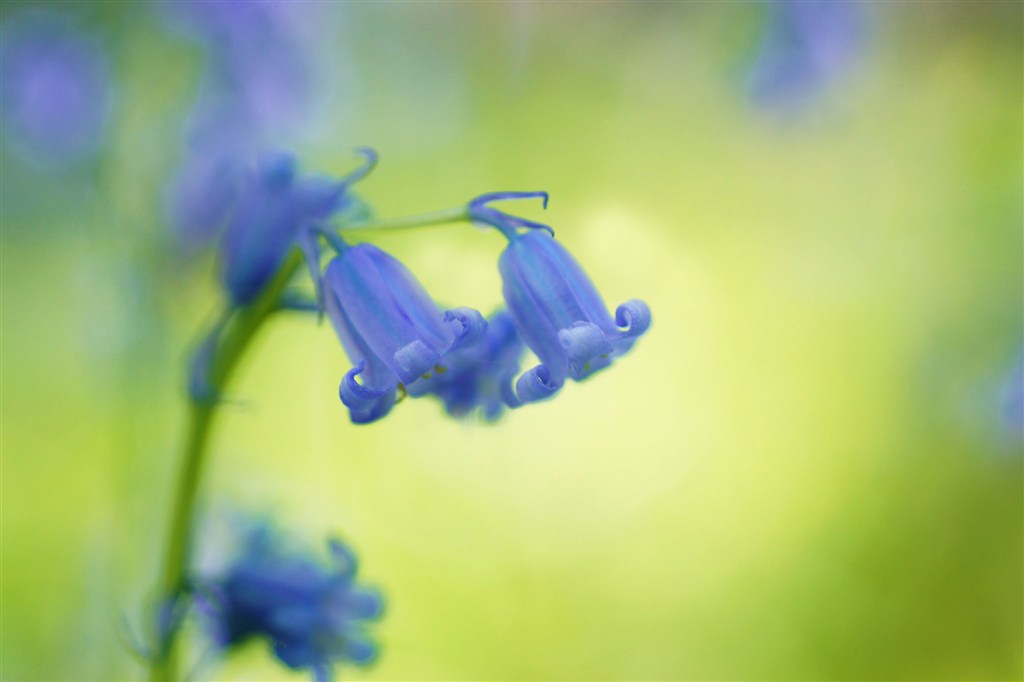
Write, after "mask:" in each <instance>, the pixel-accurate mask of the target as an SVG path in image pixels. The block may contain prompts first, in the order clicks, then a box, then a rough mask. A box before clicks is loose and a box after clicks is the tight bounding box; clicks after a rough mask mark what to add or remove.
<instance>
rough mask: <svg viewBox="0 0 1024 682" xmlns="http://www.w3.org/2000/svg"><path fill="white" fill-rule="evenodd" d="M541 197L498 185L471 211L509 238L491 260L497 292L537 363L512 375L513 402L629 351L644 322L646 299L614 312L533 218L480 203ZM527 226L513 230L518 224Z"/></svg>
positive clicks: (535, 396) (545, 393)
mask: <svg viewBox="0 0 1024 682" xmlns="http://www.w3.org/2000/svg"><path fill="white" fill-rule="evenodd" d="M527 197H542V198H543V199H544V202H545V205H546V204H547V194H546V193H544V192H529V193H524V192H504V193H498V194H487V195H484V196H481V197H478V198H477V199H475V200H474V201H473V202H471V203H470V205H469V211H470V217H471V218H473V219H474V220H476V221H478V222H483V223H487V224H489V225H493V226H495V227H497V228H498V229H499V230H501V231H502V232H503V233H504V234H505V235H506V236H507V237H508V239H509V244H508V246H507V247H506V248H505V251H504V252H502V254H501V256H500V258H499V259H498V269H499V270H500V272H501V277H502V282H503V285H502V291H503V293H504V296H505V304H506V305H507V306H508V310H509V312H510V313H511V314H512V318H513V319H514V320H515V325H516V328H517V329H518V330H519V334H520V335H521V336H522V338H523V340H524V341H525V342H526V345H527V346H529V347H530V349H531V350H532V351H533V352H534V353H535V354H536V355H537V358H538V359H539V360H540V364H539V365H537V366H536V367H534V368H533V369H531V370H528V371H527V372H526V373H525V374H523V375H522V376H521V377H519V379H518V380H517V381H516V388H515V396H513V400H512V401H511V404H512V406H517V405H518V404H521V403H528V402H534V401H537V400H543V399H545V398H549V397H551V396H552V395H554V394H555V393H556V392H557V391H558V390H559V389H561V388H562V386H563V384H564V383H565V379H566V377H569V378H572V379H576V380H579V379H584V378H586V377H587V376H589V375H591V374H593V373H594V372H596V371H597V370H599V369H602V368H604V367H607V366H608V365H609V364H611V361H612V359H613V358H615V357H616V356H619V355H622V354H623V353H625V352H626V351H628V350H629V349H630V348H631V347H632V346H633V343H634V341H635V340H636V339H637V338H638V337H639V336H641V335H642V334H643V333H644V332H645V331H647V328H648V327H649V326H650V324H651V311H650V309H649V308H648V307H647V304H646V303H644V302H643V301H641V300H639V299H633V300H631V301H627V302H625V303H623V304H622V305H620V306H619V307H618V308H617V309H616V311H615V318H614V319H612V316H611V315H610V314H609V313H608V308H607V307H606V306H605V304H604V300H603V299H602V298H601V295H600V294H599V293H598V291H597V289H596V288H595V287H594V285H593V283H591V281H590V278H589V277H587V274H586V273H585V272H584V271H583V269H582V268H581V267H580V265H579V263H577V262H576V260H575V259H574V258H573V257H572V255H571V254H570V253H569V252H568V251H567V250H566V249H565V248H564V247H563V246H562V245H561V244H559V243H558V242H557V241H555V239H554V236H553V235H552V234H551V233H550V228H549V227H547V226H546V225H542V224H540V223H534V222H532V221H528V220H525V219H523V218H518V217H515V216H510V215H506V214H504V213H502V212H500V211H497V210H496V209H493V208H490V207H488V206H487V205H486V204H487V203H489V202H491V201H496V200H501V199H518V198H527ZM520 227H525V228H530V229H529V231H528V232H526V233H524V234H520V233H519V232H518V230H517V228H520Z"/></svg>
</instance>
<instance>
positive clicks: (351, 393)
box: [338, 360, 395, 424]
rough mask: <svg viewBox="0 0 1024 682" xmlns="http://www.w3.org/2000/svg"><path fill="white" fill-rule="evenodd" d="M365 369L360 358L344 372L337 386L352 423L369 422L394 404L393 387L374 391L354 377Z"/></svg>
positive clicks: (364, 363) (382, 414)
mask: <svg viewBox="0 0 1024 682" xmlns="http://www.w3.org/2000/svg"><path fill="white" fill-rule="evenodd" d="M365 369H366V361H365V360H360V361H359V362H358V363H357V364H356V366H355V367H353V368H352V369H350V370H349V371H348V372H346V373H345V376H344V378H342V380H341V386H339V387H338V395H339V397H340V398H341V402H342V403H344V405H345V407H347V408H348V409H349V416H350V417H351V419H352V422H353V423H354V424H369V423H370V422H374V421H377V420H378V419H380V418H381V417H383V416H384V415H386V414H387V413H388V412H389V411H390V410H391V407H392V406H393V405H394V404H395V388H394V387H390V388H386V389H384V390H382V391H374V390H372V389H369V388H367V387H366V386H363V385H362V384H360V383H359V382H358V381H356V377H357V376H359V375H360V374H362V373H363V371H364V370H365Z"/></svg>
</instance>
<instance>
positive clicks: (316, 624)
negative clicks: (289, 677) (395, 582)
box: [196, 524, 384, 680]
mask: <svg viewBox="0 0 1024 682" xmlns="http://www.w3.org/2000/svg"><path fill="white" fill-rule="evenodd" d="M329 547H330V558H331V560H330V562H329V564H326V565H325V564H324V563H322V562H319V561H317V560H316V559H314V558H311V557H307V556H303V555H301V554H298V553H295V552H293V551H291V550H290V549H289V548H287V547H286V546H285V543H284V541H283V539H282V538H281V537H280V536H279V535H278V532H277V531H276V529H274V528H273V527H272V526H269V525H265V524H264V525H256V526H254V527H253V528H251V529H249V530H248V531H247V534H246V536H245V537H244V538H243V547H242V551H241V552H240V553H239V556H237V557H236V558H235V559H234V561H233V562H232V563H231V565H230V566H229V567H228V568H227V570H226V571H224V572H223V574H222V575H220V576H218V577H216V578H213V579H200V580H199V581H197V589H196V593H197V606H198V608H199V611H200V613H201V614H202V615H203V617H204V620H205V622H206V626H207V629H208V631H209V632H210V634H211V636H212V638H213V640H214V643H215V644H216V646H217V647H218V648H219V649H220V650H221V651H228V650H230V649H232V648H233V647H236V646H239V645H242V644H244V643H245V642H247V641H249V640H250V639H253V638H265V639H266V640H267V641H268V643H269V644H270V646H271V648H272V650H273V652H274V655H275V656H276V657H277V658H278V659H279V660H280V661H281V662H282V663H284V664H285V665H286V666H288V667H289V668H292V669H294V670H303V669H308V670H310V671H311V672H312V673H313V676H314V679H317V680H328V679H330V677H331V668H332V664H333V663H335V662H341V661H347V662H350V663H354V664H356V665H366V664H368V663H370V662H372V661H373V659H374V658H375V656H376V654H377V647H376V645H375V644H374V643H373V641H372V640H371V639H370V638H369V636H368V634H367V631H366V621H368V620H371V619H376V618H379V617H380V616H381V614H382V612H383V607H384V602H383V598H382V597H381V595H380V593H379V592H378V591H377V590H375V589H371V588H367V587H363V586H360V585H357V584H356V582H355V578H356V568H357V564H356V557H355V555H354V554H353V552H352V550H351V549H349V548H348V547H347V546H346V545H344V544H343V543H341V542H340V541H337V540H334V541H331V542H330V543H329Z"/></svg>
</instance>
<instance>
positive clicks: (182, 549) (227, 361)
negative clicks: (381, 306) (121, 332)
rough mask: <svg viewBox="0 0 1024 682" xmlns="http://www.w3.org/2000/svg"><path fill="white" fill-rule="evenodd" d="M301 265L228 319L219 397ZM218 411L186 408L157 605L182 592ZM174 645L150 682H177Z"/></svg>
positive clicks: (291, 261)
mask: <svg viewBox="0 0 1024 682" xmlns="http://www.w3.org/2000/svg"><path fill="white" fill-rule="evenodd" d="M301 263H302V257H301V255H300V254H299V252H298V251H293V252H291V253H290V254H289V256H288V259H287V260H286V261H285V263H284V265H283V266H281V269H280V270H279V271H278V273H277V275H276V276H275V277H274V279H273V280H272V281H271V282H270V284H268V285H267V288H266V289H265V290H264V291H263V293H262V294H261V295H260V297H259V298H258V299H256V301H254V302H253V303H251V304H249V305H247V306H244V307H241V308H238V309H237V310H235V311H234V312H233V313H232V316H231V319H230V321H229V322H228V325H227V327H226V328H225V330H224V333H223V336H222V337H221V339H220V343H219V344H218V347H217V351H216V356H215V357H214V360H213V365H212V367H211V369H210V386H211V388H213V389H214V390H215V391H216V392H217V393H221V392H223V390H224V388H225V387H226V386H227V384H228V381H229V379H230V378H231V375H232V374H233V372H234V370H235V368H236V367H237V365H238V361H239V360H240V359H241V358H242V356H243V355H244V353H245V350H246V348H247V347H248V345H249V343H250V341H252V339H253V337H254V336H255V335H256V332H257V331H259V329H260V327H262V325H263V323H264V322H265V321H266V319H267V317H269V316H270V314H271V313H272V312H274V310H276V309H277V302H278V300H279V299H280V297H281V292H282V291H283V290H284V288H285V286H287V284H288V283H289V282H290V281H291V279H292V276H293V275H294V274H295V271H296V270H297V269H298V268H299V265H300V264H301ZM216 408H217V403H216V402H196V401H194V400H193V401H192V404H191V406H190V410H189V422H188V437H187V439H186V440H185V447H184V453H183V460H184V461H183V464H182V471H181V479H180V480H179V482H178V494H177V497H176V498H175V502H174V515H173V517H172V520H171V529H170V535H169V537H168V543H167V559H166V563H165V565H164V572H163V577H162V579H161V581H160V593H159V594H160V596H161V599H164V598H167V597H171V596H176V595H178V594H180V593H181V591H182V589H183V588H184V587H185V578H186V568H187V566H188V550H189V538H190V537H191V535H192V533H191V530H192V526H193V523H194V517H195V510H196V505H195V501H196V497H197V493H198V490H199V481H200V479H201V477H202V471H203V463H204V460H205V456H206V451H207V447H208V445H209V439H210V431H211V426H212V424H213V421H214V417H215V415H216ZM176 643H177V628H176V627H172V628H171V630H170V632H169V633H168V634H167V640H166V641H165V642H161V643H160V653H159V655H158V656H156V657H155V658H154V659H153V662H152V666H151V668H150V679H151V680H175V679H177V678H178V666H177V647H176Z"/></svg>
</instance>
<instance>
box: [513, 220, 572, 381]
mask: <svg viewBox="0 0 1024 682" xmlns="http://www.w3.org/2000/svg"><path fill="white" fill-rule="evenodd" d="M531 234H536V233H531ZM526 236H527V237H528V236H529V235H526ZM523 239H525V237H524V238H523ZM520 241H522V240H520ZM512 246H515V244H512V245H510V247H509V248H507V249H506V250H505V251H504V252H503V253H502V254H501V257H500V258H499V259H498V268H499V270H500V271H501V277H502V292H503V293H504V296H505V304H506V305H507V306H508V310H509V312H510V313H511V314H512V317H513V319H514V320H515V326H516V329H517V330H518V331H519V334H520V336H522V338H523V340H524V341H525V342H526V345H527V346H529V347H530V349H531V350H532V351H533V352H534V353H535V354H536V355H537V357H538V358H539V359H540V361H541V363H542V364H544V365H546V366H547V369H548V371H549V372H551V373H552V374H553V375H555V376H556V377H558V378H559V379H561V378H564V377H565V375H566V374H567V372H568V360H567V358H566V357H565V351H564V350H563V348H562V346H561V344H560V343H559V342H558V330H559V329H561V328H562V327H567V326H569V325H571V324H572V322H573V320H571V319H570V320H568V321H567V322H566V323H565V324H564V325H559V326H556V325H555V324H553V322H552V320H551V318H550V317H549V315H548V314H547V313H546V311H545V310H544V309H543V308H542V306H541V305H540V304H539V302H538V300H537V297H536V296H535V294H534V287H533V285H532V284H531V282H530V277H529V274H528V273H526V272H525V271H524V269H523V267H522V266H523V258H521V257H520V254H519V253H518V251H513V249H512Z"/></svg>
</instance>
